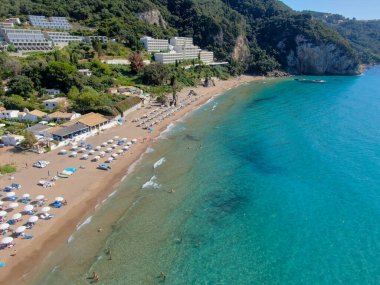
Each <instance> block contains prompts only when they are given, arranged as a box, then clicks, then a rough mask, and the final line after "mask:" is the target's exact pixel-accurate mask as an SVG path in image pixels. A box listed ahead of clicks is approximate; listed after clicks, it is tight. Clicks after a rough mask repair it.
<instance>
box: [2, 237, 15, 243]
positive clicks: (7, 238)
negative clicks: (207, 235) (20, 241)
mask: <svg viewBox="0 0 380 285" xmlns="http://www.w3.org/2000/svg"><path fill="white" fill-rule="evenodd" d="M12 241H13V238H12V237H5V238H3V239H2V240H1V243H2V244H10V243H11V242H12Z"/></svg>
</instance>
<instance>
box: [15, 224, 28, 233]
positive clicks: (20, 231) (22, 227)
mask: <svg viewBox="0 0 380 285" xmlns="http://www.w3.org/2000/svg"><path fill="white" fill-rule="evenodd" d="M25 230H26V227H25V226H20V227H18V228H17V229H16V231H15V232H16V233H18V234H19V233H22V232H24V231H25Z"/></svg>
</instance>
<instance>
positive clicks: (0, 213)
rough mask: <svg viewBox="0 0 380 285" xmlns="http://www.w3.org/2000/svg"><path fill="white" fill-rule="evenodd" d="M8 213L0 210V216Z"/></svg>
mask: <svg viewBox="0 0 380 285" xmlns="http://www.w3.org/2000/svg"><path fill="white" fill-rule="evenodd" d="M7 214H8V213H7V212H5V211H0V217H5V216H6V215H7Z"/></svg>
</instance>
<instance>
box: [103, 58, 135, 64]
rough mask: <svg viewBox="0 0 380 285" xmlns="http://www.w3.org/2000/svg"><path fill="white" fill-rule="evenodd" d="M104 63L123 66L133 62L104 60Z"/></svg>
mask: <svg viewBox="0 0 380 285" xmlns="http://www.w3.org/2000/svg"><path fill="white" fill-rule="evenodd" d="M102 62H103V63H105V64H115V65H117V64H121V65H129V64H131V62H130V61H129V60H128V59H103V60H102Z"/></svg>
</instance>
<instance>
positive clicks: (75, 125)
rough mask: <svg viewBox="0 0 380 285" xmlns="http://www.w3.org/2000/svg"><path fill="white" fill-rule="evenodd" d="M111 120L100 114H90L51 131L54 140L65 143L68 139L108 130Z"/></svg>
mask: <svg viewBox="0 0 380 285" xmlns="http://www.w3.org/2000/svg"><path fill="white" fill-rule="evenodd" d="M109 125H110V120H109V119H108V118H106V117H104V116H103V115H101V114H98V113H88V114H86V115H83V116H81V117H79V118H76V119H74V120H72V121H69V122H67V123H64V124H62V125H60V126H57V127H55V128H53V129H52V130H50V131H49V133H50V134H51V135H52V137H53V139H54V140H57V141H65V140H68V139H75V138H77V137H79V138H82V137H83V135H91V134H92V133H93V132H97V131H99V130H101V129H104V128H107V127H108V126H109Z"/></svg>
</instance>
